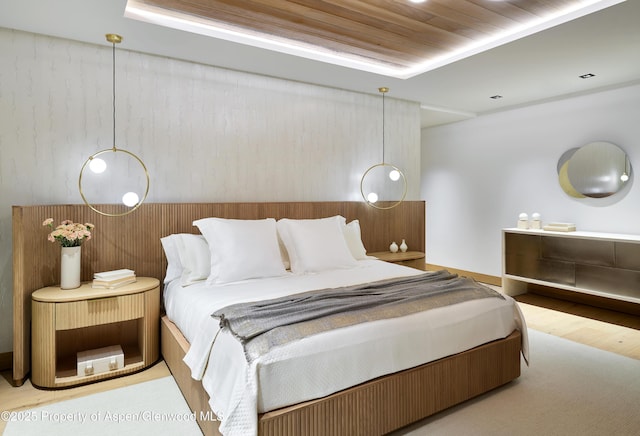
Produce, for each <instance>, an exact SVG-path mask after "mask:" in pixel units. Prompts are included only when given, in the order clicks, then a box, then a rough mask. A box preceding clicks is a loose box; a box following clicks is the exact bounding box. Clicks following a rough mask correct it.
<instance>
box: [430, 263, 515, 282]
mask: <svg viewBox="0 0 640 436" xmlns="http://www.w3.org/2000/svg"><path fill="white" fill-rule="evenodd" d="M441 269H446V270H447V271H449V272H452V273H456V274H458V275H460V276H464V277H471V278H472V279H474V280H476V281H478V282H480V283H487V284H489V285H494V286H502V278H501V277H496V276H490V275H488V274H481V273H476V272H473V271H465V270H463V269H456V268H450V267H448V266H442V265H434V264H432V263H427V271H438V270H441Z"/></svg>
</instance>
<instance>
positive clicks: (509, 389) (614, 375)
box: [393, 329, 640, 436]
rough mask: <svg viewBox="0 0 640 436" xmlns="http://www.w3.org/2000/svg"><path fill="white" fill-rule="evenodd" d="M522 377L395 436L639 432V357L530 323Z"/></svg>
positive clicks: (563, 435)
mask: <svg viewBox="0 0 640 436" xmlns="http://www.w3.org/2000/svg"><path fill="white" fill-rule="evenodd" d="M529 348H530V357H531V360H530V366H529V367H526V366H524V365H523V368H522V374H521V376H520V377H519V378H518V379H516V380H515V381H513V382H511V383H509V384H507V385H505V386H503V387H500V388H498V389H495V390H493V391H492V392H489V393H487V394H484V395H482V396H480V397H477V398H475V399H472V400H470V401H467V402H465V403H463V404H461V405H458V406H455V407H453V408H451V409H447V410H446V411H443V412H441V413H439V414H437V415H435V416H432V417H429V418H426V419H424V420H422V421H420V422H419V423H416V424H414V425H412V426H409V427H406V428H404V429H401V430H399V431H397V432H395V433H393V435H394V436H399V435H405V436H423V435H425V436H426V435H429V436H440V435H442V436H444V435H446V436H449V435H456V436H464V435H474V436H479V435H482V436H484V435H491V436H502V435H504V436H507V435H508V436H512V435H517V436H529V435H531V436H533V435H535V436H555V435H558V436H572V435H581V436H591V435H593V436H604V435H606V436H622V435H640V413H639V410H640V409H639V407H640V360H635V359H631V358H628V357H624V356H620V355H617V354H613V353H609V352H607V351H602V350H598V349H596V348H592V347H588V346H586V345H582V344H578V343H576V342H572V341H569V340H566V339H562V338H559V337H556V336H551V335H548V334H546V333H541V332H539V331H536V330H532V329H529Z"/></svg>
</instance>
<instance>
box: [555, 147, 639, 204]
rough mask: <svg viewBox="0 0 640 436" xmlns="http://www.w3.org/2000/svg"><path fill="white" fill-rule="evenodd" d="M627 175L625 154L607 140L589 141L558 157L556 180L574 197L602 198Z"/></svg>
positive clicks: (628, 177)
mask: <svg viewBox="0 0 640 436" xmlns="http://www.w3.org/2000/svg"><path fill="white" fill-rule="evenodd" d="M630 177H631V163H630V162H629V157H628V156H627V154H626V153H625V152H624V151H623V150H622V149H621V148H620V147H618V146H617V145H615V144H611V143H609V142H592V143H590V144H587V145H585V146H582V147H580V148H573V149H571V150H569V151H567V152H565V153H564V154H563V155H562V156H561V157H560V159H559V160H558V180H559V182H560V186H561V187H562V189H563V190H564V192H566V193H567V194H568V195H570V196H572V197H575V198H585V197H591V198H603V197H609V196H611V195H613V194H615V193H616V192H618V191H620V190H621V189H622V188H623V187H624V186H625V185H626V184H627V183H628V181H629V179H630Z"/></svg>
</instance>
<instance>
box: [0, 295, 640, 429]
mask: <svg viewBox="0 0 640 436" xmlns="http://www.w3.org/2000/svg"><path fill="white" fill-rule="evenodd" d="M498 289H499V288H498ZM516 299H517V301H518V304H519V305H520V308H521V309H522V312H523V314H524V317H525V319H526V321H527V325H528V327H529V328H531V329H535V330H538V331H541V332H544V333H548V334H552V335H555V336H559V337H562V338H565V339H569V340H572V341H575V342H579V343H582V344H585V345H589V346H592V347H595V348H600V349H602V350H606V351H610V352H613V353H617V354H620V355H623V356H627V357H631V358H634V359H638V360H640V317H639V316H634V315H628V314H624V313H620V312H615V311H611V310H605V309H598V308H595V307H591V306H586V305H582V304H577V303H571V302H567V301H562V300H557V299H553V298H549V297H545V296H540V295H535V294H530V293H529V294H524V295H520V296H518V297H516ZM169 374H170V372H169V370H168V368H167V366H166V365H165V363H164V362H163V361H160V362H158V363H157V364H156V365H154V366H152V367H151V368H149V369H147V370H145V371H142V372H139V373H137V374H133V375H129V376H126V377H120V378H116V379H112V380H107V381H103V382H100V383H94V384H90V385H86V386H80V387H77V388H71V389H60V390H41V389H36V388H34V387H33V386H32V385H31V383H30V381H29V380H27V381H26V382H25V384H24V385H23V386H21V387H19V388H14V387H12V386H11V384H10V383H9V381H8V380H10V378H11V373H10V372H9V371H5V372H3V373H2V375H3V377H2V378H0V412H2V411H15V410H24V409H29V408H32V407H37V406H42V405H44V404H49V403H53V402H58V401H63V400H68V399H71V398H77V397H82V396H85V395H89V394H93V393H95V392H101V391H107V390H110V389H116V388H119V387H123V386H128V385H131V384H136V383H140V382H145V381H148V380H152V379H156V378H161V377H165V376H167V375H169ZM5 425H6V423H5V422H4V421H2V420H1V419H0V433H1V432H3V431H4V428H5Z"/></svg>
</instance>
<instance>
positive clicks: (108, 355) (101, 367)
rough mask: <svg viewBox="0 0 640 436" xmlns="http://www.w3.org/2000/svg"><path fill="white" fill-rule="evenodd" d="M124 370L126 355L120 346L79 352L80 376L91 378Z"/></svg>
mask: <svg viewBox="0 0 640 436" xmlns="http://www.w3.org/2000/svg"><path fill="white" fill-rule="evenodd" d="M120 368H124V353H123V352H122V347H121V346H120V345H111V346H109V347H104V348H97V349H95V350H87V351H80V352H78V375H79V376H89V375H93V374H100V373H102V372H109V371H114V370H116V369H120Z"/></svg>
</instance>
